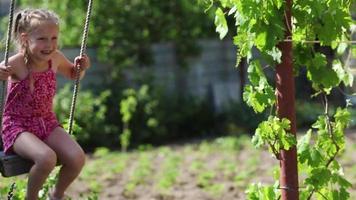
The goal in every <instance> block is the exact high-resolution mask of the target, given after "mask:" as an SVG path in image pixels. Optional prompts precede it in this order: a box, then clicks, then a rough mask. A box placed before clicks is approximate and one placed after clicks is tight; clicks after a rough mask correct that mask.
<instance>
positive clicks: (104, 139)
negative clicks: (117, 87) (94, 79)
mask: <svg viewBox="0 0 356 200" xmlns="http://www.w3.org/2000/svg"><path fill="white" fill-rule="evenodd" d="M109 97H110V92H109V91H103V92H101V93H100V94H99V95H98V96H94V94H92V93H91V92H89V91H80V92H79V94H78V97H77V103H76V108H75V113H74V114H75V126H74V128H73V130H74V131H73V134H74V136H75V137H76V139H77V141H78V142H79V143H81V144H82V145H83V146H84V147H85V148H90V147H96V146H110V145H114V144H115V143H116V142H115V140H113V138H115V137H114V136H115V132H117V130H118V128H117V127H116V126H114V125H110V124H108V123H106V112H107V106H106V104H105V101H106V100H107V99H108V98H109ZM71 98H72V91H71V90H70V86H69V85H66V86H65V87H64V88H63V89H61V90H59V92H58V93H57V96H56V98H55V101H54V110H55V112H56V113H57V117H58V120H59V121H60V123H62V124H63V125H64V126H66V125H67V121H68V118H69V112H70V106H71ZM116 141H118V140H116ZM116 144H117V143H116Z"/></svg>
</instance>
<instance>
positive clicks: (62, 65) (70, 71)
mask: <svg viewBox="0 0 356 200" xmlns="http://www.w3.org/2000/svg"><path fill="white" fill-rule="evenodd" d="M55 60H56V61H57V63H58V68H57V71H58V72H59V73H60V74H62V75H63V76H65V77H66V78H68V79H71V80H74V79H75V78H76V77H75V65H74V63H79V66H80V79H82V78H83V76H84V74H85V70H86V69H88V68H89V67H90V60H89V57H88V56H86V55H83V57H82V58H80V57H79V56H78V57H76V58H75V59H74V63H72V62H71V61H69V60H68V59H67V58H66V57H65V56H64V55H63V53H62V52H60V51H57V52H56V55H55Z"/></svg>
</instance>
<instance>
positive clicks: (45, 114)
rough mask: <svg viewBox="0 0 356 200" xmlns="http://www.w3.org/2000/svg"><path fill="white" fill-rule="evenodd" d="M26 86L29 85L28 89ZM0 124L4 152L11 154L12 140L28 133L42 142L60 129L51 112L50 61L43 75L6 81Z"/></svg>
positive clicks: (52, 79) (52, 84)
mask: <svg viewBox="0 0 356 200" xmlns="http://www.w3.org/2000/svg"><path fill="white" fill-rule="evenodd" d="M30 84H33V85H32V86H33V87H31V88H30ZM7 91H8V93H7V98H6V102H5V106H4V113H3V121H2V140H3V144H4V152H5V153H10V152H12V146H13V144H14V142H15V140H16V138H17V137H18V136H19V135H20V134H21V133H23V132H30V133H32V134H34V135H36V136H37V137H38V138H39V139H41V140H45V139H46V138H47V137H48V136H49V135H50V133H51V132H52V131H53V130H54V129H55V128H56V127H58V126H60V124H59V122H58V120H57V117H56V115H55V113H54V111H53V98H54V95H55V93H56V74H55V72H54V71H53V69H52V64H51V61H49V62H48V69H47V70H46V71H43V72H31V73H30V74H29V75H28V76H27V77H26V78H25V79H23V80H21V81H16V82H14V81H9V83H8V90H7Z"/></svg>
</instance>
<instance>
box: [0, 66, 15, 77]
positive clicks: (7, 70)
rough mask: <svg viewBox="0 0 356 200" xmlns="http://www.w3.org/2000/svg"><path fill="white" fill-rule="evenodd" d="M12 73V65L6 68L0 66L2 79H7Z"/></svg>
mask: <svg viewBox="0 0 356 200" xmlns="http://www.w3.org/2000/svg"><path fill="white" fill-rule="evenodd" d="M11 74H12V67H11V66H7V67H6V68H4V66H1V67H0V80H3V81H6V80H7V79H8V78H9V76H11Z"/></svg>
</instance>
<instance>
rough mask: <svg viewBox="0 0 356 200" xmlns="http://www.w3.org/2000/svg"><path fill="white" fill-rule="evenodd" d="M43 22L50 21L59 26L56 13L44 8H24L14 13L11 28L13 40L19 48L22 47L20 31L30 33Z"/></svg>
mask: <svg viewBox="0 0 356 200" xmlns="http://www.w3.org/2000/svg"><path fill="white" fill-rule="evenodd" d="M45 22H52V23H54V24H56V25H58V26H59V18H58V16H57V14H55V13H54V12H52V11H49V10H44V9H30V8H27V9H24V10H22V11H19V12H18V13H17V14H16V18H15V22H14V26H13V27H14V28H13V40H14V42H15V44H17V45H18V47H19V48H22V47H23V46H22V45H23V44H21V33H31V32H32V31H34V30H35V29H36V28H38V27H39V26H40V25H41V24H43V23H45Z"/></svg>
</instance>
